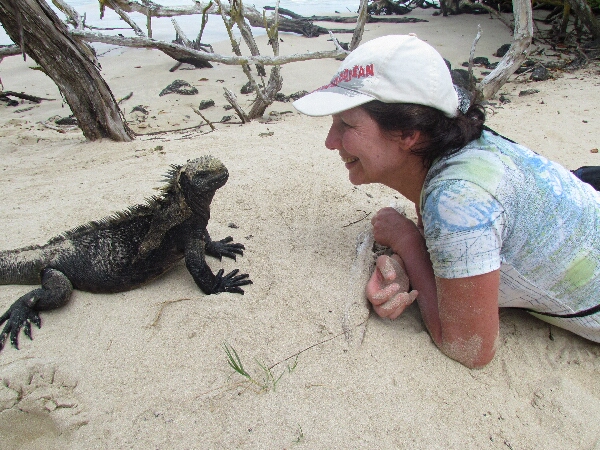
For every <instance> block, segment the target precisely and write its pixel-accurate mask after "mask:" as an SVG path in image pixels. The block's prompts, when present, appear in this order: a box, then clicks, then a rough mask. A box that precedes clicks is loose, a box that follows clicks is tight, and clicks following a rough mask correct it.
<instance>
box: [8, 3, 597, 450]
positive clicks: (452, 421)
mask: <svg viewBox="0 0 600 450" xmlns="http://www.w3.org/2000/svg"><path fill="white" fill-rule="evenodd" d="M432 12H433V10H431V9H430V10H417V11H414V12H413V13H412V14H411V15H413V16H415V17H419V18H424V19H426V20H428V22H422V23H414V24H380V23H377V24H367V26H366V28H365V34H364V37H363V42H365V41H367V40H370V39H373V38H375V37H378V36H382V35H386V34H406V33H411V32H414V33H416V34H417V35H418V36H419V37H420V38H422V39H424V40H426V41H427V42H429V43H430V44H431V45H433V46H434V47H435V48H436V49H437V50H438V51H439V52H440V53H441V54H442V56H444V57H445V58H447V59H448V60H449V61H450V62H451V64H452V66H453V67H460V65H461V63H462V62H463V61H467V60H468V57H469V51H470V48H471V44H472V42H473V39H474V37H475V34H476V33H477V25H478V24H481V26H482V29H483V35H482V37H481V39H480V41H479V43H478V46H477V52H476V56H486V57H489V58H490V60H491V61H498V60H499V58H495V57H493V56H492V54H493V53H494V52H495V51H496V49H497V48H498V47H500V46H501V45H502V44H505V43H510V41H511V35H510V30H509V29H508V28H507V27H506V26H505V25H504V24H502V23H501V22H500V21H498V20H491V19H490V18H489V16H487V15H484V16H475V15H460V16H452V17H446V18H444V17H441V16H439V17H434V16H432ZM329 25H331V24H329ZM338 28H339V26H338ZM337 36H338V39H340V40H341V41H346V42H347V41H349V40H350V38H351V35H350V34H340V35H337ZM280 37H281V39H282V42H281V43H280V50H281V54H292V53H303V52H307V51H320V50H331V49H333V44H332V43H331V42H330V41H328V36H321V37H318V38H311V39H308V38H304V37H300V36H296V35H291V34H282V35H281V36H280ZM257 41H258V43H259V47H260V49H261V53H262V54H265V55H270V54H272V53H270V51H269V48H268V46H267V40H266V36H259V37H257ZM213 45H214V48H215V51H216V52H218V53H222V54H226V55H231V54H232V53H231V48H230V44H229V43H228V42H216V43H213ZM244 51H245V52H247V50H244ZM99 61H100V63H101V65H102V75H103V77H104V79H105V80H106V81H107V83H108V85H109V86H110V88H111V90H112V92H113V94H114V96H115V98H116V99H123V98H125V97H127V96H128V95H129V94H130V93H132V95H131V97H130V98H129V99H127V100H124V101H122V102H121V104H120V106H121V109H122V111H123V113H124V116H125V118H126V119H127V120H128V122H129V123H130V126H131V128H132V129H133V130H134V131H135V132H136V133H138V134H139V136H137V137H136V139H135V140H134V141H132V142H130V143H116V142H111V141H109V140H103V141H100V142H87V141H86V140H85V138H84V137H83V135H82V133H81V131H80V130H78V129H75V130H70V131H66V132H64V133H60V132H57V131H56V130H54V129H51V128H48V127H46V126H44V125H43V124H42V123H40V122H46V123H52V122H51V121H50V120H49V119H50V118H52V117H55V116H61V117H67V116H69V115H70V111H69V108H68V106H67V105H64V104H63V103H62V100H61V95H60V93H59V91H58V89H57V88H56V86H55V85H54V83H53V82H52V81H51V80H50V79H49V78H48V77H46V76H45V75H44V74H43V73H42V72H40V71H38V70H32V69H31V67H33V66H35V62H34V61H32V60H31V59H30V58H27V61H23V58H22V57H21V56H12V57H7V58H4V60H3V61H2V62H0V78H1V79H2V84H3V86H4V89H5V90H7V91H16V92H25V93H27V94H30V95H36V96H39V97H44V98H51V99H54V100H51V101H43V102H42V103H40V104H33V103H30V102H26V101H25V102H23V103H22V104H21V105H19V106H17V107H9V106H6V105H5V104H4V103H0V148H1V150H0V152H1V154H2V157H1V158H0V170H1V173H2V176H1V177H0V192H2V200H1V201H0V227H1V228H2V229H3V232H2V233H0V249H3V250H4V249H11V248H19V247H24V246H28V245H32V244H43V243H45V242H46V241H47V240H48V239H50V238H52V237H53V236H56V235H58V234H60V233H62V232H64V231H66V230H69V229H72V228H74V227H76V226H78V225H80V224H83V223H86V222H89V221H91V220H98V219H100V218H102V217H105V216H108V215H111V214H113V213H115V212H117V211H121V210H124V209H126V208H128V207H130V206H132V205H136V204H139V203H143V202H144V200H145V199H146V198H148V197H151V196H152V195H155V194H157V193H158V191H157V188H160V187H161V186H162V182H161V180H162V179H163V175H164V174H166V173H167V172H168V170H169V168H170V166H171V165H173V164H175V165H181V164H184V163H185V162H186V161H187V160H189V159H193V158H197V157H199V156H201V155H205V154H211V155H213V156H215V157H218V158H219V159H220V160H221V161H222V162H223V163H224V164H225V166H226V167H227V168H228V170H229V174H230V177H229V181H228V182H227V184H226V185H225V186H224V187H222V188H221V189H219V190H218V191H217V193H216V195H215V197H214V200H213V202H212V208H211V219H210V222H209V225H208V231H209V232H210V234H211V237H212V238H213V239H221V238H223V237H225V236H229V235H231V236H232V237H233V238H234V241H235V242H239V243H242V244H244V246H245V247H246V250H245V252H244V255H243V256H240V257H238V258H237V260H236V261H233V260H230V259H227V258H224V259H223V261H218V260H215V259H212V258H209V264H210V266H211V267H212V269H213V271H215V272H216V271H217V270H218V269H220V268H223V269H224V270H225V272H226V273H227V272H228V271H230V270H233V269H236V268H237V269H239V270H240V271H241V272H242V273H248V274H249V275H250V278H251V280H252V281H253V284H252V285H249V286H246V287H245V288H244V291H245V294H244V295H243V296H242V295H239V294H230V293H222V294H218V295H209V296H207V295H204V294H203V293H202V292H201V291H200V290H199V289H198V287H197V286H196V285H195V283H194V282H193V280H192V278H191V276H190V274H189V273H188V272H187V270H186V268H185V265H184V264H183V263H181V264H178V265H177V266H176V268H175V269H173V270H172V271H170V272H168V273H167V274H165V275H164V276H162V277H160V278H159V279H157V280H155V281H153V282H151V283H148V284H146V285H144V286H143V287H141V288H138V289H135V290H132V291H128V292H122V293H116V294H92V293H88V292H82V291H74V293H73V295H72V297H71V299H70V301H69V303H68V304H67V305H66V306H64V307H62V308H60V309H57V310H54V311H50V312H44V313H42V314H41V317H42V327H41V329H37V327H34V328H33V340H29V339H28V338H27V337H25V336H24V335H23V333H21V336H20V350H15V349H14V348H12V347H10V346H8V345H7V346H6V348H4V349H3V350H2V352H0V379H1V380H2V384H0V443H1V444H0V446H1V447H2V448H3V449H42V448H43V449H55V448H56V449H58V448H61V449H71V448H73V449H75V448H78V449H81V448H84V449H91V448H98V449H101V448H119V449H120V448H134V449H149V448H156V449H254V448H261V449H263V448H264V449H292V448H307V449H359V448H360V449H364V448H373V449H375V448H377V449H398V448H411V449H464V448H469V449H481V448H490V449H514V450H517V449H538V448H544V449H565V448H600V425H599V424H600V359H599V356H600V346H598V344H595V343H592V342H589V341H586V340H585V339H583V338H580V337H578V336H576V335H573V334H572V333H569V332H567V331H564V330H561V329H559V328H556V327H551V326H549V325H548V324H546V323H544V322H542V321H539V320H537V319H535V318H534V317H532V316H530V315H528V314H527V313H526V312H523V311H518V310H501V313H500V319H501V320H500V339H499V342H500V345H499V347H498V350H497V353H496V356H495V358H494V360H493V361H492V362H491V363H490V364H489V365H487V366H486V367H485V368H483V369H480V370H470V369H467V368H466V367H464V366H462V365H460V364H459V363H457V362H455V361H453V360H451V359H449V358H447V357H446V356H444V355H443V354H442V353H441V352H440V351H439V350H438V349H437V348H436V347H435V345H434V344H433V342H432V340H431V338H430V337H429V335H428V333H427V331H426V329H425V327H424V325H423V322H422V320H421V317H420V313H419V311H418V308H417V306H416V304H415V305H412V306H411V307H410V308H409V309H408V310H407V311H406V312H405V313H404V314H403V315H402V316H401V317H400V318H398V319H397V320H395V321H389V320H384V319H380V318H378V317H377V316H376V315H375V314H374V313H370V312H369V309H368V307H367V305H366V303H365V299H364V296H363V288H364V279H365V271H366V270H367V269H368V268H369V266H368V264H369V262H370V261H371V259H370V253H369V254H366V253H365V250H364V248H363V247H361V246H359V245H358V244H357V243H358V239H359V237H361V236H364V234H363V233H365V232H367V233H368V231H369V227H370V218H371V217H372V216H373V214H375V212H377V210H379V209H380V208H382V207H385V206H390V205H397V206H399V207H404V208H405V209H406V211H407V214H408V216H409V217H412V218H414V216H415V213H414V207H413V206H412V205H411V204H410V203H409V202H408V201H407V200H406V199H403V198H402V197H401V196H400V195H399V194H397V193H395V192H393V191H391V190H390V189H388V188H386V187H383V186H379V185H362V186H353V185H351V184H350V182H349V181H348V174H347V170H346V169H345V167H344V164H343V163H342V162H341V160H340V158H339V155H338V153H337V152H335V151H328V150H327V149H326V148H325V146H324V140H325V137H326V135H327V131H328V129H329V125H330V121H331V118H330V117H317V118H315V117H306V116H303V115H301V114H299V113H298V112H297V111H295V109H294V108H293V106H292V105H291V103H285V102H274V103H273V104H272V105H271V106H270V107H269V108H268V109H267V111H266V113H265V117H264V119H263V120H255V121H252V122H251V123H248V124H244V125H242V124H240V123H239V120H238V119H237V118H236V117H235V116H234V117H233V119H232V120H231V121H230V122H229V123H220V122H219V121H220V120H221V119H222V117H223V116H225V115H233V113H232V111H228V110H226V109H225V108H224V106H225V105H226V104H227V103H226V100H225V99H224V98H223V87H227V88H228V89H230V90H232V91H234V92H235V93H236V95H237V97H238V100H239V101H240V104H241V105H242V107H246V108H248V109H249V105H250V103H251V101H252V99H253V96H252V95H243V94H240V93H239V91H240V88H241V87H242V86H243V85H244V84H245V83H246V81H247V80H246V78H245V76H244V74H243V72H242V70H241V68H240V67H237V66H225V65H222V64H214V66H215V67H214V68H212V69H194V70H192V68H191V67H188V66H183V67H181V68H180V69H179V70H177V71H175V72H169V69H170V68H171V67H172V66H173V65H174V64H175V61H174V60H172V59H171V58H169V57H168V56H166V55H164V54H163V53H161V52H158V51H156V50H135V49H116V48H115V49H112V50H108V51H105V52H104V53H102V54H101V55H100V56H99ZM338 65H339V61H336V60H314V61H306V62H296V63H292V64H288V65H285V66H283V67H282V77H283V89H282V92H283V93H284V94H285V95H290V94H293V93H295V92H297V91H300V90H307V91H311V90H314V89H316V88H318V87H319V86H321V85H323V84H326V83H327V82H329V79H330V77H331V76H332V75H333V74H334V73H335V72H336V68H337V67H338ZM267 71H268V69H267ZM480 71H481V69H479V68H478V69H476V75H477V76H479V73H480ZM176 79H182V80H186V81H188V82H189V83H190V84H192V85H194V86H196V87H197V88H198V90H199V93H198V94H197V95H193V96H183V95H177V94H168V95H164V96H159V95H158V94H159V92H160V91H161V90H162V89H164V88H165V87H166V86H167V85H168V84H170V83H171V82H173V81H174V80H176ZM599 86H600V67H599V66H598V64H597V62H595V63H594V62H592V63H591V64H589V65H588V66H587V67H586V68H585V69H582V70H579V71H576V72H564V71H555V72H553V78H552V79H550V80H547V81H544V82H537V83H536V82H532V81H530V80H529V77H528V75H527V74H524V75H522V76H518V77H514V76H513V77H511V79H510V81H509V83H507V84H506V85H505V86H503V87H502V89H501V90H500V93H502V94H504V98H507V99H509V100H510V101H509V102H501V101H500V100H499V99H498V98H495V99H492V100H491V101H490V104H489V105H488V107H487V113H488V121H487V124H488V125H489V126H490V127H491V128H493V129H494V130H496V131H498V132H499V133H501V134H502V135H504V136H506V137H508V138H510V139H513V140H515V141H517V142H519V143H521V144H523V145H526V146H528V147H529V148H531V149H533V150H535V151H537V152H539V153H541V154H542V155H544V156H546V157H548V158H550V159H552V160H555V161H558V162H560V163H561V164H563V165H564V166H565V167H567V168H569V169H576V168H578V167H580V166H583V165H600V154H599V153H597V151H596V152H593V149H597V148H598V147H599V146H600V142H599V140H598V132H597V130H598V120H599V118H600V107H599V106H598V105H600V89H599ZM527 89H535V90H538V91H539V92H537V93H534V94H531V95H525V96H519V93H520V92H521V91H523V90H527ZM209 99H211V100H214V101H215V106H213V107H211V108H208V109H206V110H203V111H202V113H203V115H204V116H205V117H206V118H208V119H209V120H210V121H212V122H214V125H215V127H216V130H214V131H212V130H211V128H210V127H209V126H208V125H206V124H204V125H202V126H199V125H201V124H202V123H203V120H202V118H201V117H200V116H198V115H197V114H195V113H194V111H193V109H192V107H193V108H197V107H198V105H199V103H200V101H202V100H209ZM136 106H142V107H143V108H144V109H145V110H146V111H147V112H148V114H144V113H141V112H140V111H133V109H134V107H136ZM169 130H171V132H169V133H161V132H164V131H169ZM177 130H180V131H177ZM367 275H368V274H367ZM36 287H38V286H34V287H31V286H16V285H9V286H0V310H1V311H0V313H3V312H4V311H5V310H6V309H7V308H8V307H9V306H10V305H11V304H12V303H13V302H14V301H15V300H16V299H17V298H19V297H20V296H21V295H23V294H25V293H27V292H29V291H30V290H31V289H33V288H36ZM226 349H230V350H231V349H234V350H235V352H236V353H237V355H238V356H239V360H240V361H241V363H242V364H243V367H244V369H245V370H246V371H247V374H248V377H245V376H242V375H240V374H239V373H237V372H235V371H234V370H233V368H232V367H231V366H230V365H229V363H228V356H227V352H226Z"/></svg>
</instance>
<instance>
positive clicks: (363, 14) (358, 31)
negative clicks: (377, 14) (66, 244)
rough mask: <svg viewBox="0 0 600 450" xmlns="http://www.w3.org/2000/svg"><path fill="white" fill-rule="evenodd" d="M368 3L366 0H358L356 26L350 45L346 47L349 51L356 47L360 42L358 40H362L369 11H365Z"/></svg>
mask: <svg viewBox="0 0 600 450" xmlns="http://www.w3.org/2000/svg"><path fill="white" fill-rule="evenodd" d="M368 3H369V2H368V0H360V7H359V8H358V19H357V20H356V28H355V29H354V34H353V35H352V40H351V41H350V46H349V47H348V49H349V50H350V51H352V50H354V49H355V48H356V47H358V44H360V41H361V40H362V37H363V32H364V30H365V24H366V23H367V18H368V17H369V13H368V12H367V6H368Z"/></svg>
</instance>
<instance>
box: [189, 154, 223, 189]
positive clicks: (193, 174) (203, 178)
mask: <svg viewBox="0 0 600 450" xmlns="http://www.w3.org/2000/svg"><path fill="white" fill-rule="evenodd" d="M178 178H179V186H180V187H181V188H182V189H184V186H187V187H189V188H191V189H193V190H195V191H203V192H207V191H216V190H217V189H219V188H220V187H222V186H223V185H224V184H225V183H227V178H229V172H227V168H226V167H225V166H224V165H223V163H222V162H221V161H219V160H218V159H217V158H214V157H212V156H209V155H207V156H201V157H200V158H196V159H191V160H189V161H188V162H187V163H186V164H185V165H184V166H182V167H181V168H180V169H179V177H178Z"/></svg>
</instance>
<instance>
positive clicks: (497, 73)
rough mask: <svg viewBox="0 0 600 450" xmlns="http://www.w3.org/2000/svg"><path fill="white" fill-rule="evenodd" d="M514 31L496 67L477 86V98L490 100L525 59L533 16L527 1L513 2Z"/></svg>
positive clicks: (516, 0)
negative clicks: (508, 46)
mask: <svg viewBox="0 0 600 450" xmlns="http://www.w3.org/2000/svg"><path fill="white" fill-rule="evenodd" d="M513 14H514V20H515V31H514V34H513V42H512V44H511V45H510V49H509V50H508V52H506V55H504V57H503V58H502V60H500V62H499V63H498V66H497V67H496V68H495V69H494V70H493V71H492V72H491V73H490V74H489V75H487V76H486V77H485V78H484V79H483V80H482V81H481V83H479V85H478V86H477V90H478V91H479V96H480V97H482V98H483V99H489V98H492V97H493V96H494V95H496V93H497V92H498V91H499V90H500V88H501V87H502V85H503V84H504V83H506V81H507V80H508V78H509V77H510V76H511V75H512V74H513V73H514V72H515V71H516V70H517V69H518V68H519V67H520V66H521V64H522V63H523V61H525V58H527V50H528V48H529V46H530V45H531V40H532V38H533V14H532V10H531V2H530V1H529V0H513Z"/></svg>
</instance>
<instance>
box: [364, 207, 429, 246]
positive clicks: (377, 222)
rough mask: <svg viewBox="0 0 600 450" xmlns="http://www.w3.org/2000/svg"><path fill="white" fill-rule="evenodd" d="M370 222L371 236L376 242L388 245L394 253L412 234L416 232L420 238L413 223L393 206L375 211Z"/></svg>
mask: <svg viewBox="0 0 600 450" xmlns="http://www.w3.org/2000/svg"><path fill="white" fill-rule="evenodd" d="M371 224H372V225H373V237H374V238H375V240H376V241H377V243H378V244H381V245H383V246H385V247H390V248H391V249H392V250H393V251H394V253H399V252H400V251H401V250H402V248H403V247H404V246H403V245H402V243H403V241H404V240H405V239H411V238H412V237H413V236H414V237H415V238H416V236H415V233H418V237H419V239H420V238H421V233H420V232H419V230H418V228H417V226H416V225H415V223H414V222H413V221H412V220H410V219H409V218H407V217H406V216H404V215H402V214H400V213H399V212H398V211H396V210H395V209H394V208H382V209H380V210H379V211H377V214H375V215H374V216H373V218H372V219H371Z"/></svg>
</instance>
